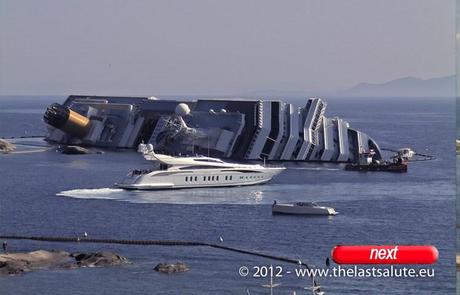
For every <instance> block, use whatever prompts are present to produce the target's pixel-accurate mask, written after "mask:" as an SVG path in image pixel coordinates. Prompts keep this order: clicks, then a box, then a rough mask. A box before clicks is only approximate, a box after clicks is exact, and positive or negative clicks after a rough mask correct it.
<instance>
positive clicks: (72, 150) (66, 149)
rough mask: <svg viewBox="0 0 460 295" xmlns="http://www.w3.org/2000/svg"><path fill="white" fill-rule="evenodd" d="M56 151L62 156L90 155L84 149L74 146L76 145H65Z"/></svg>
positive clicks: (88, 151)
mask: <svg viewBox="0 0 460 295" xmlns="http://www.w3.org/2000/svg"><path fill="white" fill-rule="evenodd" d="M58 151H60V152H61V153H63V154H66V155H86V154H91V151H90V150H88V149H85V148H84V147H81V146H76V145H66V146H62V147H59V148H58Z"/></svg>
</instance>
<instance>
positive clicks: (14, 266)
mask: <svg viewBox="0 0 460 295" xmlns="http://www.w3.org/2000/svg"><path fill="white" fill-rule="evenodd" d="M69 259H70V256H69V253H67V252H64V251H44V250H38V251H34V252H29V253H10V254H1V255H0V274H2V275H14V274H20V273H23V272H27V271H30V270H32V269H34V268H43V267H51V266H56V265H59V264H62V263H65V262H67V261H69Z"/></svg>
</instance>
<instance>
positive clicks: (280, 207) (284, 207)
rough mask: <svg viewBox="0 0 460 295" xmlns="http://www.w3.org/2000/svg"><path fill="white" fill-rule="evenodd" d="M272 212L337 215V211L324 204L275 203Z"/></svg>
mask: <svg viewBox="0 0 460 295" xmlns="http://www.w3.org/2000/svg"><path fill="white" fill-rule="evenodd" d="M272 213H278V214H293V215H336V214H337V211H335V209H334V208H331V207H323V206H313V207H310V206H297V205H295V204H273V206H272Z"/></svg>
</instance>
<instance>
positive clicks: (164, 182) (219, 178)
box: [115, 168, 284, 190]
mask: <svg viewBox="0 0 460 295" xmlns="http://www.w3.org/2000/svg"><path fill="white" fill-rule="evenodd" d="M283 169H284V168H265V169H263V170H260V171H257V170H251V171H244V172H233V171H231V172H222V171H220V170H217V169H216V171H214V170H208V171H200V172H197V171H180V172H179V171H174V172H173V171H169V172H168V174H169V175H166V176H162V175H161V172H156V171H154V172H152V173H148V174H146V175H140V176H139V175H135V176H127V177H126V178H125V179H124V180H123V181H122V182H120V183H116V184H115V186H116V187H118V188H123V189H127V190H164V189H183V188H211V187H232V186H247V185H258V184H264V183H266V182H268V181H270V180H271V179H272V178H273V177H274V176H275V175H277V174H279V173H280V172H281V171H283Z"/></svg>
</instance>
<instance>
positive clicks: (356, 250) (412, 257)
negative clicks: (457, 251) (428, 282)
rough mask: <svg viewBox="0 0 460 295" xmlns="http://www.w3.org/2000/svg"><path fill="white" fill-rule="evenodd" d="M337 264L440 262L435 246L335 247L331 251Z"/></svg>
mask: <svg viewBox="0 0 460 295" xmlns="http://www.w3.org/2000/svg"><path fill="white" fill-rule="evenodd" d="M331 256H332V259H333V260H334V262H335V263H337V264H432V263H435V262H436V261H437V260H438V256H439V253H438V249H436V247H434V246H396V245H392V246H371V245H362V246H335V247H334V248H333V249H332V251H331Z"/></svg>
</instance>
